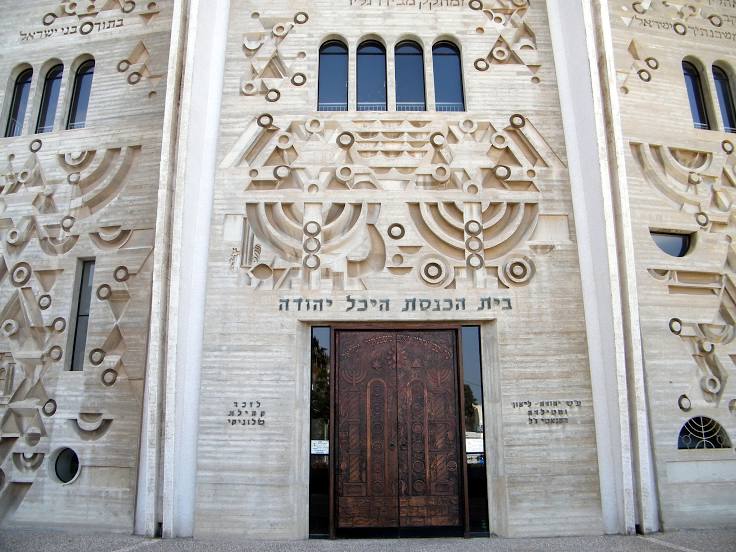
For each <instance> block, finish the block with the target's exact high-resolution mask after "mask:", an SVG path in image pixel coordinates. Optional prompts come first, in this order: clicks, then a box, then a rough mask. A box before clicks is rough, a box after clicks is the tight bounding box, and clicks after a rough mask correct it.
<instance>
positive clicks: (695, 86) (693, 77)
mask: <svg viewBox="0 0 736 552" xmlns="http://www.w3.org/2000/svg"><path fill="white" fill-rule="evenodd" d="M682 72H683V74H684V75H685V86H686V88H687V97H688V100H689V101H690V112H691V114H692V117H693V124H694V125H695V128H700V129H705V130H709V129H710V128H711V126H710V121H709V120H708V110H707V109H706V106H705V96H704V94H703V84H702V80H701V78H700V71H698V69H697V68H696V67H695V65H693V64H692V63H690V62H689V61H683V62H682Z"/></svg>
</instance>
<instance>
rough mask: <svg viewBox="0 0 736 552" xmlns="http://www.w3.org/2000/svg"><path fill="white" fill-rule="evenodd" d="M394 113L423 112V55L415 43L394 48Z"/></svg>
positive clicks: (407, 43) (425, 106)
mask: <svg viewBox="0 0 736 552" xmlns="http://www.w3.org/2000/svg"><path fill="white" fill-rule="evenodd" d="M394 53H395V59H396V111H425V110H426V109H427V105H426V102H425V92H424V54H423V52H422V48H421V46H419V44H417V43H416V42H401V43H399V44H398V45H397V46H396V50H395V51H394Z"/></svg>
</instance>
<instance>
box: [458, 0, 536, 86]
mask: <svg viewBox="0 0 736 552" xmlns="http://www.w3.org/2000/svg"><path fill="white" fill-rule="evenodd" d="M469 5H470V8H471V9H474V10H478V11H482V12H483V14H484V15H485V16H486V21H484V22H483V25H482V26H479V27H477V28H476V33H479V34H482V35H484V37H485V36H488V38H489V39H490V44H491V48H490V51H489V52H488V54H487V55H485V56H484V57H482V58H478V59H476V60H475V63H474V65H475V68H476V69H477V70H478V71H487V70H489V69H490V68H491V67H492V66H493V65H507V64H510V65H524V66H526V67H527V68H528V69H529V71H530V72H531V73H532V75H534V74H535V73H536V72H537V71H538V70H539V67H540V63H541V62H540V61H539V55H538V52H537V38H536V35H535V34H534V31H533V30H532V28H531V27H530V26H529V24H528V22H527V14H528V12H529V0H486V1H480V0H474V1H471V2H470V4H469ZM533 81H534V82H538V79H536V77H533Z"/></svg>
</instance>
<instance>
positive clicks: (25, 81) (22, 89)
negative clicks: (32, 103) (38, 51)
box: [5, 69, 33, 138]
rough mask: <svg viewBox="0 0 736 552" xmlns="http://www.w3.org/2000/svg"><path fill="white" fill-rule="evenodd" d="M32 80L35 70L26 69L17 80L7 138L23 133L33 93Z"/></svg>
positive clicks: (6, 130) (9, 116)
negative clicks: (30, 96)
mask: <svg viewBox="0 0 736 552" xmlns="http://www.w3.org/2000/svg"><path fill="white" fill-rule="evenodd" d="M31 79H33V69H26V70H25V71H23V72H22V73H21V74H20V75H18V78H17V79H15V86H13V96H12V98H11V100H10V111H9V112H8V123H7V125H6V126H5V137H6V138H9V137H11V136H20V135H21V133H22V132H23V119H25V117H26V108H27V107H28V96H29V94H30V92H31Z"/></svg>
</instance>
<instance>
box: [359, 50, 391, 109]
mask: <svg viewBox="0 0 736 552" xmlns="http://www.w3.org/2000/svg"><path fill="white" fill-rule="evenodd" d="M358 111H386V50H385V48H384V47H383V46H382V45H381V44H380V43H378V42H376V41H374V40H370V41H368V42H363V43H362V44H361V45H360V46H358Z"/></svg>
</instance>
